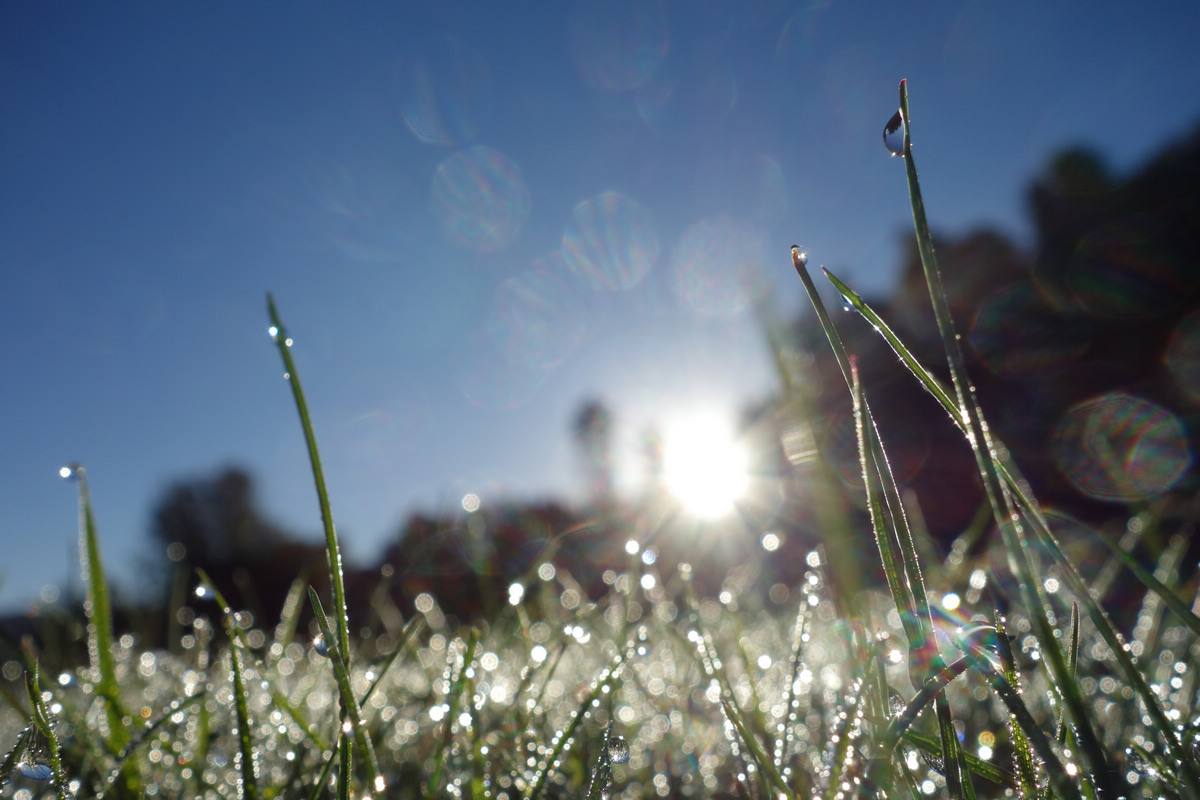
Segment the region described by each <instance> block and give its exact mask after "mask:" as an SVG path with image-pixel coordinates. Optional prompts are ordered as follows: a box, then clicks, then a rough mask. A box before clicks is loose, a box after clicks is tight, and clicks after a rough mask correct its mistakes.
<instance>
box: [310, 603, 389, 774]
mask: <svg viewBox="0 0 1200 800" xmlns="http://www.w3.org/2000/svg"><path fill="white" fill-rule="evenodd" d="M308 601H309V603H311V604H312V609H313V615H314V616H315V617H316V618H317V625H318V627H320V629H321V635H322V636H324V637H325V642H326V646H327V647H328V653H329V660H330V661H331V662H333V675H334V678H335V679H336V680H337V686H338V693H339V694H340V695H341V698H342V716H343V718H344V719H345V720H346V722H345V723H344V724H343V726H342V733H343V734H346V733H349V734H351V735H352V736H353V737H354V746H355V748H356V749H357V750H358V751H359V752H360V753H361V754H362V756H363V768H364V769H366V771H367V786H368V787H369V788H368V790H367V797H370V796H372V794H371V793H373V792H380V793H381V792H383V791H384V789H386V788H387V787H386V784H385V782H384V780H383V776H382V775H380V774H379V761H378V759H377V758H376V757H375V746H374V745H373V744H372V743H371V737H370V736H368V735H367V730H366V727H365V726H364V725H363V720H362V712H361V711H360V710H359V706H358V701H357V700H355V699H354V689H353V688H352V687H351V685H350V671H349V669H347V667H346V661H345V659H344V658H343V657H342V651H341V648H339V647H337V646H336V645H335V644H333V629H332V628H331V627H330V625H329V618H328V617H327V616H325V609H324V608H323V607H322V606H321V598H320V597H319V596H318V595H317V592H316V590H315V589H313V588H312V587H311V586H310V587H309V589H308ZM347 727H349V730H346V728H347Z"/></svg>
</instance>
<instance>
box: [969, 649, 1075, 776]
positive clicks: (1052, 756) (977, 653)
mask: <svg viewBox="0 0 1200 800" xmlns="http://www.w3.org/2000/svg"><path fill="white" fill-rule="evenodd" d="M958 645H959V647H960V648H961V649H962V650H963V653H964V655H965V656H966V657H967V659H968V660H969V661H970V664H971V668H972V669H974V670H975V671H976V672H978V673H979V674H980V675H982V676H983V677H984V679H986V680H987V681H988V683H990V684H991V686H992V690H993V691H995V692H996V694H997V695H999V697H1000V699H1001V700H1002V701H1003V702H1004V705H1006V706H1007V707H1008V711H1009V714H1011V715H1012V717H1013V718H1014V719H1015V720H1016V722H1017V724H1018V725H1019V726H1020V727H1021V729H1022V730H1023V731H1024V732H1025V735H1026V736H1027V737H1028V739H1029V742H1030V744H1032V745H1033V749H1034V750H1036V751H1037V754H1038V758H1040V759H1041V760H1042V764H1043V765H1045V768H1046V774H1047V775H1048V776H1049V778H1050V785H1051V786H1053V787H1054V790H1055V792H1056V793H1057V794H1058V796H1059V797H1061V798H1068V799H1069V800H1083V796H1082V794H1080V789H1079V785H1078V783H1077V782H1076V780H1075V779H1074V778H1073V777H1071V776H1070V775H1068V774H1067V771H1066V769H1065V768H1064V767H1063V764H1062V762H1061V761H1059V759H1058V755H1057V754H1056V753H1055V752H1054V748H1053V747H1052V746H1051V744H1050V739H1049V737H1047V736H1046V734H1045V732H1044V731H1043V730H1042V729H1041V728H1039V727H1038V725H1037V723H1036V722H1034V719H1033V715H1032V714H1030V713H1029V709H1028V708H1027V707H1026V705H1025V702H1024V701H1023V700H1021V695H1020V694H1019V693H1018V692H1017V690H1016V689H1015V688H1014V687H1013V686H1012V684H1010V683H1009V682H1008V681H1007V680H1005V678H1004V676H1003V675H1001V674H1000V673H999V672H998V671H997V670H996V668H995V667H993V666H992V663H991V661H989V660H988V658H987V656H986V655H985V654H984V652H983V651H982V650H981V649H980V648H979V647H978V646H977V645H974V644H971V643H969V642H966V641H963V640H961V639H960V640H959V641H958Z"/></svg>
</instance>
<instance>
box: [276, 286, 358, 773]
mask: <svg viewBox="0 0 1200 800" xmlns="http://www.w3.org/2000/svg"><path fill="white" fill-rule="evenodd" d="M267 316H269V317H270V319H271V330H270V333H271V337H272V339H274V341H275V346H276V349H278V350H279V357H280V359H281V360H282V361H283V369H284V373H285V374H286V375H287V377H288V384H289V385H290V386H291V387H292V399H293V400H294V401H295V403H296V413H297V415H298V416H299V417H300V428H301V430H303V432H304V444H305V446H306V447H307V448H308V462H309V466H310V467H311V468H312V476H313V485H314V486H315V488H316V491H317V505H318V506H319V508H320V510H321V525H322V527H323V528H324V530H325V560H326V563H327V564H328V566H329V585H330V586H331V587H332V589H333V613H334V620H335V621H336V624H337V638H336V639H335V640H331V642H332V641H336V643H337V649H338V651H339V652H340V653H341V654H342V658H343V659H344V660H345V663H346V669H347V670H349V668H350V617H349V615H348V614H347V612H346V586H345V583H344V581H343V578H342V553H341V549H340V547H339V546H338V540H337V529H336V528H335V527H334V522H333V510H332V509H331V508H330V505H329V490H328V489H327V488H326V485H325V470H324V469H323V468H322V467H321V453H320V451H319V450H318V449H317V435H316V433H315V432H314V431H313V425H312V418H311V417H310V416H309V413H308V401H307V400H306V399H305V397H304V387H303V386H302V385H301V383H300V374H299V373H298V372H297V371H296V363H295V361H294V360H293V359H292V338H291V337H290V336H289V335H288V332H287V328H286V326H284V324H283V320H282V319H281V318H280V316H279V309H277V308H276V307H275V299H274V298H273V297H272V296H271V295H270V294H268V295H267ZM338 747H339V757H340V763H341V767H342V770H341V774H343V775H345V774H347V773H349V771H350V740H349V739H347V738H346V737H342V738H341V739H340V741H339V745H338ZM339 787H340V784H339Z"/></svg>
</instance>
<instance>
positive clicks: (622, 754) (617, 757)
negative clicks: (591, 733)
mask: <svg viewBox="0 0 1200 800" xmlns="http://www.w3.org/2000/svg"><path fill="white" fill-rule="evenodd" d="M608 760H609V761H610V762H611V763H613V764H624V763H626V762H627V761H629V743H628V742H626V741H625V737H624V736H614V737H612V738H611V739H609V740H608Z"/></svg>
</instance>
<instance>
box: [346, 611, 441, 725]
mask: <svg viewBox="0 0 1200 800" xmlns="http://www.w3.org/2000/svg"><path fill="white" fill-rule="evenodd" d="M424 625H425V620H424V619H422V618H421V617H413V618H412V619H410V620H409V621H408V622H407V623H406V624H405V626H404V628H403V629H401V631H400V636H399V637H398V638H397V639H396V646H395V647H393V648H392V652H391V653H390V654H388V657H387V658H386V659H385V660H384V662H383V665H382V666H380V668H379V673H378V674H377V675H376V676H375V680H373V681H371V685H370V686H369V687H367V691H366V693H365V694H363V696H362V699H360V700H359V701H358V707H359V708H362V707H363V706H365V705H366V704H367V701H368V700H370V699H371V695H373V694H375V690H376V689H378V688H379V684H380V683H381V682H382V681H383V676H385V675H387V673H388V670H389V669H391V667H392V664H394V663H395V661H396V659H397V658H398V657H399V656H400V654H401V653H402V652H404V649H405V648H406V647H408V644H409V642H411V641H413V640H415V638H416V637H417V636H418V635H419V634H420V632H421V629H422V628H423V627H424Z"/></svg>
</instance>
